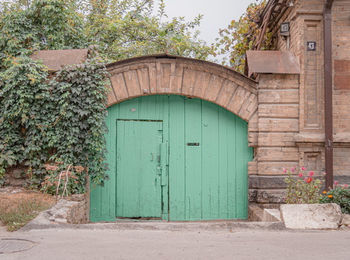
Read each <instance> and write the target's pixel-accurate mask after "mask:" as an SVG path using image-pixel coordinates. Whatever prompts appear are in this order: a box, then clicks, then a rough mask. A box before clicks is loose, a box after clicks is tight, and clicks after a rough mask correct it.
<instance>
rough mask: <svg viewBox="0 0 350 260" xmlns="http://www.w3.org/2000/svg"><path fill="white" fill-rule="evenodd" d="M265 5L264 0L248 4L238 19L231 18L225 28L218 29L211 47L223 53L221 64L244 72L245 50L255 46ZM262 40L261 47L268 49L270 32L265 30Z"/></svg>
mask: <svg viewBox="0 0 350 260" xmlns="http://www.w3.org/2000/svg"><path fill="white" fill-rule="evenodd" d="M265 5H266V0H263V1H261V2H260V3H252V4H250V5H249V6H248V8H247V10H246V12H245V13H244V14H243V15H242V16H241V17H240V18H239V20H238V21H235V20H232V21H231V23H230V24H229V25H228V26H227V28H224V29H220V31H219V35H220V37H219V38H217V39H216V43H215V45H213V47H215V50H216V54H217V55H225V56H224V59H223V62H222V63H223V65H230V66H232V67H233V68H234V69H235V70H237V71H239V72H241V73H244V71H245V57H246V51H247V50H252V49H254V48H255V47H256V44H257V40H258V37H259V34H260V31H261V29H260V28H259V24H258V23H259V20H260V16H261V13H262V11H263V9H264V7H265ZM264 40H265V41H263V45H262V46H261V49H269V48H270V45H271V33H270V32H268V31H267V32H266V34H265V35H264Z"/></svg>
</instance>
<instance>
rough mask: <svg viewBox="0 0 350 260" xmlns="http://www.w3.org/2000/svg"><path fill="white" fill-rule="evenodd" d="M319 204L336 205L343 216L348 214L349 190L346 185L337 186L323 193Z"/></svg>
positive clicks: (349, 209)
mask: <svg viewBox="0 0 350 260" xmlns="http://www.w3.org/2000/svg"><path fill="white" fill-rule="evenodd" d="M323 194H324V196H322V198H321V200H320V202H321V203H336V204H338V205H339V206H340V208H341V211H342V212H343V213H344V214H350V189H349V187H348V186H347V185H343V186H341V185H337V184H335V187H334V188H333V189H330V190H329V191H328V192H327V191H324V192H323Z"/></svg>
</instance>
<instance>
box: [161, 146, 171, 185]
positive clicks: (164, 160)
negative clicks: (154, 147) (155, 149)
mask: <svg viewBox="0 0 350 260" xmlns="http://www.w3.org/2000/svg"><path fill="white" fill-rule="evenodd" d="M168 164H169V163H168V143H162V144H161V145H160V169H161V182H160V183H161V185H162V186H166V185H168Z"/></svg>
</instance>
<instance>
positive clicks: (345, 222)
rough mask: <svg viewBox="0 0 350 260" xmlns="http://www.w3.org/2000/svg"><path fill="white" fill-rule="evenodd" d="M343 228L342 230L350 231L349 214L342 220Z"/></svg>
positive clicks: (344, 215)
mask: <svg viewBox="0 0 350 260" xmlns="http://www.w3.org/2000/svg"><path fill="white" fill-rule="evenodd" d="M341 227H342V229H350V215H349V214H343V217H342V220H341Z"/></svg>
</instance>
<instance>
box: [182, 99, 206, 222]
mask: <svg viewBox="0 0 350 260" xmlns="http://www.w3.org/2000/svg"><path fill="white" fill-rule="evenodd" d="M201 122H202V116H201V100H199V99H186V100H185V174H186V219H188V220H198V219H202V210H201V209H202V194H201V193H202V188H201V186H202V176H201V175H202V152H201V145H202V136H201V134H202V133H201ZM187 143H199V144H200V145H199V146H188V145H187Z"/></svg>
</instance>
